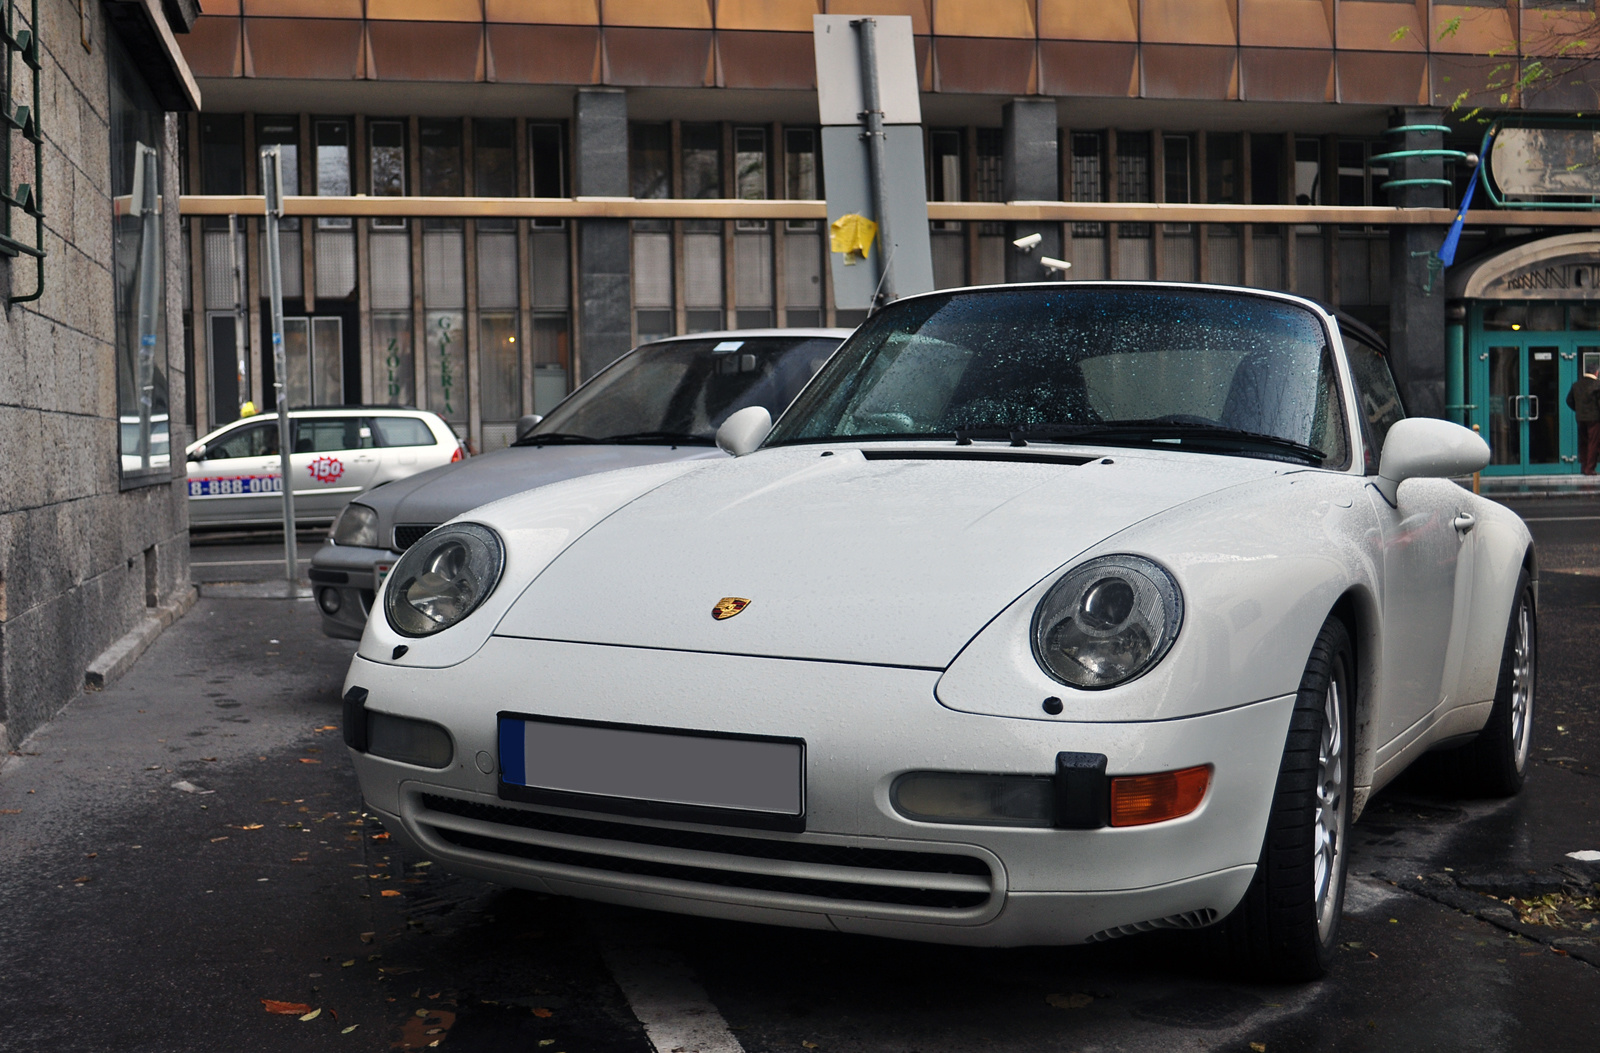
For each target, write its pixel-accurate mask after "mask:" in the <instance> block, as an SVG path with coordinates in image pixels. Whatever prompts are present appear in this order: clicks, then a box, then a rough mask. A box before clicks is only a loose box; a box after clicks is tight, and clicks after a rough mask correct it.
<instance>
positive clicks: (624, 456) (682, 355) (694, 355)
mask: <svg viewBox="0 0 1600 1053" xmlns="http://www.w3.org/2000/svg"><path fill="white" fill-rule="evenodd" d="M849 335H850V330H848V329H760V330H744V331H738V332H725V333H700V334H697V335H694V336H684V337H674V338H672V339H669V340H661V341H657V342H655V343H650V344H645V345H643V346H641V347H638V348H635V349H634V350H633V351H631V352H629V353H628V354H626V355H624V356H623V357H622V358H620V359H618V360H617V361H616V362H614V363H613V364H611V365H610V366H608V367H606V368H605V369H604V370H602V371H601V372H600V373H599V374H597V375H596V376H595V377H594V378H592V379H591V380H590V381H588V382H587V383H586V384H584V385H583V386H582V387H580V388H579V389H578V390H577V391H575V392H573V393H572V394H571V395H570V396H568V397H567V399H566V400H565V401H563V402H562V403H561V404H560V405H559V406H557V407H556V408H555V409H553V410H551V411H550V415H549V416H548V417H545V418H544V419H542V420H538V421H537V422H536V423H534V424H533V425H532V428H531V430H528V431H526V432H524V433H523V434H522V435H521V437H519V438H518V439H517V441H516V442H514V443H512V444H511V446H509V447H507V448H506V449H503V450H497V451H495V452H493V453H489V454H485V455H483V456H481V457H474V458H472V459H471V460H468V461H464V462H462V463H459V464H449V465H444V466H442V467H439V468H435V469H433V470H431V471H426V472H420V473H418V474H416V475H413V476H410V477H409V478H406V479H402V480H398V481H395V482H391V483H386V484H384V485H381V486H376V487H373V488H372V489H370V490H368V491H366V492H365V493H363V494H361V495H360V496H359V497H357V498H356V499H355V500H354V501H352V502H351V503H350V504H349V505H347V506H346V507H345V510H344V512H343V513H342V514H341V515H340V517H339V519H338V521H337V522H335V523H334V526H333V530H332V532H331V534H330V536H329V539H328V541H327V542H326V543H325V544H324V545H323V546H322V547H321V548H320V549H318V550H317V552H316V555H315V556H314V557H313V558H312V561H311V584H312V586H313V587H314V588H315V590H316V596H317V606H318V607H319V608H320V610H321V612H322V631H323V632H325V633H327V634H328V635H329V636H335V637H340V638H343V639H350V640H358V639H360V638H361V633H362V630H363V629H364V628H365V627H366V621H367V612H368V610H369V609H370V608H371V606H372V602H373V597H374V595H375V593H376V590H377V588H378V586H379V585H380V584H382V581H383V576H384V575H385V574H387V573H388V572H389V568H390V567H391V566H393V565H394V561H395V560H397V559H399V558H400V553H402V552H404V551H405V550H406V549H407V548H408V547H410V546H411V545H412V544H414V543H415V542H416V541H418V540H419V539H421V538H422V536H423V535H424V534H426V533H428V531H430V530H432V529H433V528H434V527H436V526H438V525H439V524H441V523H444V522H446V521H447V520H449V519H452V518H454V517H455V516H458V515H460V514H461V513H462V512H465V511H467V510H468V509H470V508H476V507H478V506H479V505H482V504H487V503H488V502H490V501H495V500H498V499H500V498H502V497H508V496H510V495H511V494H515V493H519V492H521V491H523V490H529V489H532V488H533V487H536V486H544V485H546V484H548V483H555V482H560V481H561V480H563V479H571V478H574V477H576V476H580V475H591V474H593V473H595V472H604V471H610V470H612V469H616V468H630V467H633V466H635V465H643V464H656V463H659V462H662V461H673V460H684V459H690V458H717V457H723V456H726V455H725V454H723V453H722V451H720V450H718V449H717V447H716V446H715V444H714V441H713V437H714V436H715V434H716V431H717V428H718V427H720V426H721V424H722V422H723V421H724V420H726V419H727V417H728V416H729V415H730V414H732V413H733V412H735V411H736V410H740V409H743V408H745V407H746V406H763V407H765V408H766V409H767V410H768V411H769V412H770V413H771V414H772V415H773V416H774V417H776V416H778V414H780V413H781V412H783V410H784V409H785V408H787V407H788V405H789V403H790V402H791V401H793V399H794V397H795V396H796V395H798V394H799V393H800V389H801V388H803V387H804V386H805V385H806V383H807V382H808V381H809V380H810V379H811V377H812V375H813V374H815V373H816V371H817V370H818V369H820V368H822V364H823V363H824V362H826V361H827V360H828V358H829V356H830V355H832V354H833V352H834V350H835V349H836V348H837V347H838V346H839V345H840V344H841V343H842V342H843V341H844V338H845V337H847V336H849Z"/></svg>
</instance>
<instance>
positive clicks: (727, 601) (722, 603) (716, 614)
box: [711, 596, 750, 622]
mask: <svg viewBox="0 0 1600 1053" xmlns="http://www.w3.org/2000/svg"><path fill="white" fill-rule="evenodd" d="M748 606H750V601H749V600H747V599H745V598H744V597H743V596H724V597H722V599H720V600H718V601H717V605H716V606H715V607H713V608H711V617H713V618H715V619H716V620H717V621H719V622H720V621H722V620H723V619H724V618H732V617H733V616H734V615H735V614H738V613H739V612H740V611H742V610H744V609H745V608H746V607H748Z"/></svg>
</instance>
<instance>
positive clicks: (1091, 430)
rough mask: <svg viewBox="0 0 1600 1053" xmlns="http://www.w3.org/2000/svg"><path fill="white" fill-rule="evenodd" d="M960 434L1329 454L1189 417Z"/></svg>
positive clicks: (1316, 457) (1318, 457)
mask: <svg viewBox="0 0 1600 1053" xmlns="http://www.w3.org/2000/svg"><path fill="white" fill-rule="evenodd" d="M961 437H963V438H967V439H1010V440H1011V442H1012V444H1013V445H1020V444H1022V443H1025V442H1034V441H1037V442H1063V441H1080V442H1087V443H1091V444H1100V443H1106V444H1111V445H1124V444H1131V445H1138V446H1143V445H1147V444H1150V443H1159V442H1161V440H1163V439H1168V440H1170V439H1176V440H1178V441H1180V442H1185V443H1188V442H1193V443H1194V444H1195V445H1202V446H1207V447H1211V448H1217V447H1223V448H1228V447H1232V448H1234V449H1238V448H1240V447H1254V448H1258V449H1259V448H1265V449H1267V450H1269V451H1272V452H1276V453H1285V454H1291V455H1293V456H1294V457H1296V458H1298V459H1299V460H1303V461H1306V462H1309V463H1311V464H1321V463H1322V462H1323V461H1325V460H1327V459H1328V455H1327V454H1325V453H1323V452H1322V451H1321V450H1319V449H1317V448H1316V447H1315V446H1308V445H1306V444H1305V443H1303V442H1296V441H1295V440H1294V439H1285V438H1284V437H1283V436H1281V435H1267V434H1264V433H1262V432H1255V431H1245V430H1243V429H1241V428H1228V427H1224V426H1223V425H1221V424H1206V423H1202V422H1200V421H1188V420H1160V419H1155V420H1121V421H1109V422H1106V423H1103V424H1029V425H1026V426H1021V427H1015V428H982V429H978V428H974V429H970V430H968V429H963V430H962V431H961ZM1163 445H1164V444H1163Z"/></svg>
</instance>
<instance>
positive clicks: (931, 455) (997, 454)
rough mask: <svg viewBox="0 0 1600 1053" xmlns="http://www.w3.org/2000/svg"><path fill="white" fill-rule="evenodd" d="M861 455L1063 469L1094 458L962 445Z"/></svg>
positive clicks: (877, 451) (862, 453) (868, 451)
mask: <svg viewBox="0 0 1600 1053" xmlns="http://www.w3.org/2000/svg"><path fill="white" fill-rule="evenodd" d="M861 456H862V457H863V458H865V459H866V460H869V461H1020V462H1022V463H1024V464H1060V465H1067V466H1074V465H1080V464H1088V463H1089V462H1090V461H1092V460H1094V459H1095V458H1093V457H1079V456H1075V455H1074V454H1070V453H1029V452H1025V451H1023V450H1013V449H1008V448H1001V449H989V448H987V447H983V446H964V447H961V448H960V449H945V450H862V451H861Z"/></svg>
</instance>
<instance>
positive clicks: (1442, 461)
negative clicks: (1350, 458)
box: [1377, 417, 1489, 504]
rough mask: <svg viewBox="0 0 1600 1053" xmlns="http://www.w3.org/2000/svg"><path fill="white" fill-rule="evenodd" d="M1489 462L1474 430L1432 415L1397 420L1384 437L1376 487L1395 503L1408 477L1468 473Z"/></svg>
mask: <svg viewBox="0 0 1600 1053" xmlns="http://www.w3.org/2000/svg"><path fill="white" fill-rule="evenodd" d="M1488 463H1489V444H1488V443H1486V442H1484V441H1483V437H1482V436H1480V435H1479V434H1478V433H1477V432H1474V431H1471V430H1469V429H1467V428H1463V427H1462V426H1461V425H1459V424H1452V423H1451V422H1450V421H1447V420H1437V419H1435V418H1433V417H1408V418H1406V419H1405V420H1402V421H1397V422H1396V423H1395V424H1394V426H1393V427H1391V428H1390V429H1389V434H1388V435H1387V436H1385V437H1384V440H1383V458H1382V460H1381V461H1379V463H1378V479H1377V483H1378V489H1379V490H1380V491H1381V492H1382V493H1383V496H1384V497H1386V498H1388V500H1389V503H1390V504H1394V503H1395V501H1396V500H1397V498H1398V495H1399V492H1400V484H1401V483H1403V482H1405V481H1406V480H1407V479H1419V478H1421V479H1446V478H1449V477H1451V476H1455V475H1471V474H1472V473H1473V472H1476V471H1479V470H1481V469H1482V468H1483V466H1484V465H1486V464H1488Z"/></svg>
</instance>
